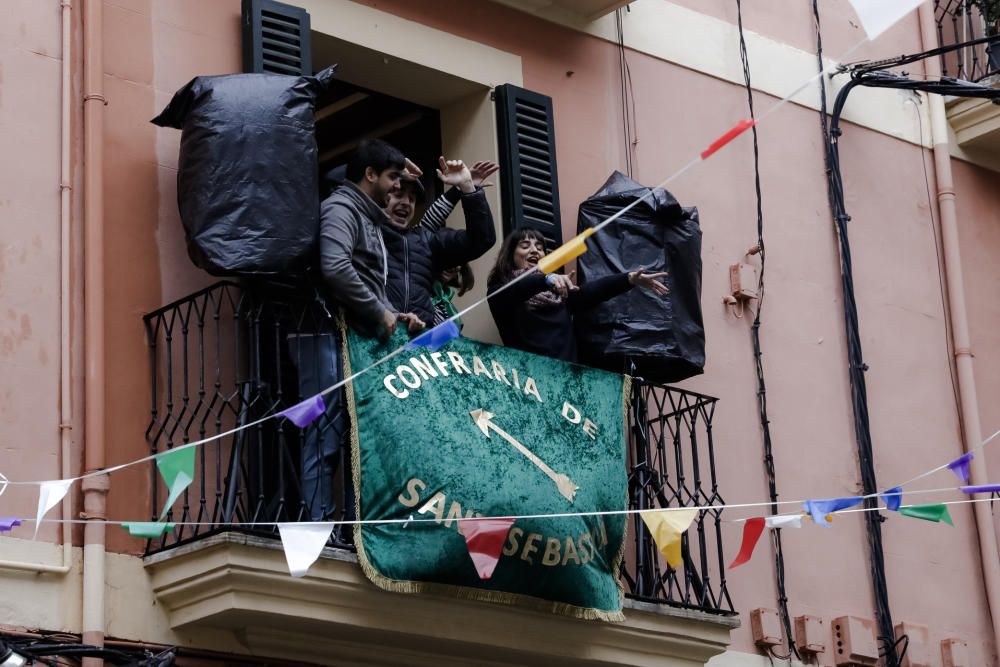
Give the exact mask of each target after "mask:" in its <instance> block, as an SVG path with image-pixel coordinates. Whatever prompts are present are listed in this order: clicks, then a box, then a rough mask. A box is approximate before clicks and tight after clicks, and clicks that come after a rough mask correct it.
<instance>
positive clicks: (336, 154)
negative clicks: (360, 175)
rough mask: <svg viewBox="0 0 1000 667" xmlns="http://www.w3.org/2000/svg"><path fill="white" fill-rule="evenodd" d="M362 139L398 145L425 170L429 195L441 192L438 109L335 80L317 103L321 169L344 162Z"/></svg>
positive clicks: (324, 171)
mask: <svg viewBox="0 0 1000 667" xmlns="http://www.w3.org/2000/svg"><path fill="white" fill-rule="evenodd" d="M362 139H382V140H383V141H387V142H389V143H390V144H392V145H393V146H395V147H396V148H398V149H399V150H401V151H402V152H403V154H404V155H406V157H408V158H410V159H411V160H413V161H414V162H415V163H416V164H417V166H419V167H420V168H421V169H422V170H423V172H424V177H423V183H424V187H426V188H427V201H428V202H430V201H433V198H434V197H436V196H437V195H438V194H440V192H441V188H440V182H439V181H438V180H437V177H436V176H435V172H434V169H435V168H436V165H437V160H438V157H439V156H440V155H441V114H440V112H438V110H437V109H433V108H431V107H425V106H422V105H419V104H415V103H413V102H408V101H406V100H403V99H400V98H398V97H392V96H391V95H386V94H384V93H377V92H375V91H373V90H369V89H367V88H362V87H361V86H357V85H354V84H351V83H347V82H346V81H335V82H334V84H333V86H332V87H331V89H330V90H329V91H328V92H327V93H326V94H325V95H324V96H323V97H321V98H320V99H319V100H318V101H317V104H316V143H317V146H318V148H319V169H320V173H321V174H323V173H326V172H327V171H329V170H330V169H333V168H334V167H336V166H338V165H342V164H346V163H347V161H348V160H349V159H350V157H351V152H352V151H353V150H354V148H355V147H356V146H357V145H358V142H359V141H361V140H362Z"/></svg>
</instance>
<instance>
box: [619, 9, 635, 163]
mask: <svg viewBox="0 0 1000 667" xmlns="http://www.w3.org/2000/svg"><path fill="white" fill-rule="evenodd" d="M623 11H629V10H628V8H627V7H626V8H625V9H617V10H615V29H616V33H617V38H618V75H619V81H620V83H621V96H622V135H623V137H624V140H625V173H626V174H628V176H629V178H631V177H632V167H633V164H632V148H633V145H634V143H635V142H634V140H633V136H634V128H635V92H634V90H633V89H632V70H631V69H630V68H629V65H628V57H627V56H626V54H625V29H624V21H623V19H622V12H623Z"/></svg>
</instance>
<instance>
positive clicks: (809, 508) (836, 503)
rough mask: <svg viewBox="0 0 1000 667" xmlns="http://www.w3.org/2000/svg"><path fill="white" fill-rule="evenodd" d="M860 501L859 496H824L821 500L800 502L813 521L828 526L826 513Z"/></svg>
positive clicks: (851, 505) (831, 512)
mask: <svg viewBox="0 0 1000 667" xmlns="http://www.w3.org/2000/svg"><path fill="white" fill-rule="evenodd" d="M860 503H861V498H859V497H857V496H855V497H852V498H825V499H823V500H807V501H805V502H804V503H802V507H803V509H804V510H805V511H806V513H807V514H809V515H810V516H811V517H812V520H813V523H815V524H817V525H820V526H829V525H830V524H829V523H828V522H827V515H828V514H833V513H834V512H837V511H839V510H843V509H847V508H848V507H854V506H855V505H859V504H860Z"/></svg>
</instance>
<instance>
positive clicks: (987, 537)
mask: <svg viewBox="0 0 1000 667" xmlns="http://www.w3.org/2000/svg"><path fill="white" fill-rule="evenodd" d="M920 37H921V41H922V43H923V48H924V50H929V49H935V48H937V47H938V46H939V45H938V39H937V32H936V27H935V22H934V8H933V6H932V5H931V4H930V3H927V2H925V3H923V4H922V5H921V6H920ZM924 63H925V67H926V68H927V76H928V77H929V78H932V79H933V78H937V77H940V76H941V61H940V60H938V58H936V57H935V58H927V59H926V60H924ZM927 99H928V103H929V105H930V117H931V137H932V141H933V144H934V173H935V180H936V181H937V202H938V214H939V220H940V222H941V248H942V254H943V255H944V271H945V278H946V281H947V283H948V302H949V305H948V306H946V307H947V313H946V315H947V317H948V319H949V321H950V322H951V331H952V345H953V347H954V355H955V370H956V374H957V375H958V395H959V403H960V410H961V413H962V422H963V424H964V426H965V429H964V436H965V441H964V445H965V451H967V452H971V451H973V450H974V449H975V448H976V447H977V446H978V445H979V443H981V442H982V440H983V434H982V428H981V426H980V423H979V403H978V400H977V398H976V378H975V375H974V373H973V365H972V343H971V340H970V337H969V320H968V315H967V311H966V307H965V284H964V282H963V278H962V256H961V252H960V248H959V239H958V214H957V213H956V210H955V184H954V180H953V178H952V173H951V153H950V151H949V150H948V118H947V115H946V113H945V108H944V99H943V98H942V96H941V95H928V96H927ZM969 475H970V479H971V483H972V484H987V483H988V482H989V478H988V473H987V471H986V463H985V461H984V460H983V456H982V455H978V456H976V457H975V458H974V459H972V462H971V464H970V466H969ZM977 496H978V497H983V496H984V494H977ZM972 509H973V512H974V513H975V517H976V529H977V534H978V537H979V555H980V560H981V561H982V566H983V580H984V583H985V584H986V600H987V603H988V604H989V608H990V615H991V616H992V619H993V642H994V649H995V650H997V651H1000V554H998V552H997V538H996V530H995V528H994V526H993V517H992V516H991V514H990V507H989V505H988V504H986V503H972Z"/></svg>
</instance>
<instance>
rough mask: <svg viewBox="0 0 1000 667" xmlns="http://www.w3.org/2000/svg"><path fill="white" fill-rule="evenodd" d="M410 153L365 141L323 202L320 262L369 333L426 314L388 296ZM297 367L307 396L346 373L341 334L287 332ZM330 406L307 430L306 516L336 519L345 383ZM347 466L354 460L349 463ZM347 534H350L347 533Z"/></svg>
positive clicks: (302, 467) (348, 491) (303, 460)
mask: <svg viewBox="0 0 1000 667" xmlns="http://www.w3.org/2000/svg"><path fill="white" fill-rule="evenodd" d="M406 163H407V160H406V158H404V157H403V154H402V153H400V152H399V151H398V150H397V149H395V148H393V147H392V146H390V145H389V144H387V143H385V142H384V141H378V140H366V141H362V142H361V143H360V144H359V145H358V148H357V151H356V153H355V155H354V157H353V158H352V160H351V162H350V163H349V164H348V165H347V174H346V176H347V180H346V182H344V183H341V184H340V185H339V186H338V187H337V188H336V189H335V190H334V191H333V193H332V194H331V195H330V196H329V197H327V198H326V199H325V200H324V201H323V203H322V205H321V206H320V242H319V249H320V267H321V269H322V272H323V279H324V282H325V283H326V286H327V288H328V291H329V293H330V296H331V297H332V298H334V299H335V300H336V301H337V302H338V303H339V304H340V305H341V306H342V307H343V308H344V310H345V313H346V315H347V319H348V321H349V322H350V323H351V325H352V326H353V327H355V328H356V329H357V330H358V331H360V332H361V333H362V334H364V335H368V336H371V335H379V336H383V337H386V336H389V335H390V334H391V333H392V331H393V329H395V327H396V323H397V321H403V322H406V323H407V327H408V328H409V329H410V330H411V331H414V330H415V329H417V328H423V322H421V321H420V320H419V318H417V317H416V316H414V315H411V314H409V313H402V314H397V313H396V310H395V308H393V307H392V304H391V303H390V302H389V299H388V298H387V297H386V277H387V271H388V269H387V266H388V264H387V258H386V251H385V244H384V243H383V241H382V225H383V224H386V223H387V218H386V214H385V212H384V210H383V208H384V207H385V205H386V203H387V199H388V195H389V191H390V190H392V189H393V188H394V187H398V186H399V179H400V176H401V175H402V173H403V170H404V169H405V166H406ZM288 346H289V356H290V357H291V359H292V360H293V363H294V364H295V367H296V369H297V374H298V384H299V394H300V397H299V398H300V400H301V399H305V398H307V397H309V396H313V395H316V394H318V393H320V392H322V391H324V390H326V389H327V388H329V387H331V386H333V385H334V384H336V383H337V382H338V381H339V380H340V379H341V378H343V359H342V358H341V347H340V343H339V341H338V340H337V336H335V335H334V334H330V333H320V334H308V333H306V334H300V335H296V336H290V337H289V340H288ZM323 402H324V406H325V411H324V412H325V414H324V416H323V417H322V418H321V419H318V420H317V421H315V422H313V423H312V424H310V425H309V426H308V427H307V428H305V429H303V430H302V433H301V435H300V443H301V445H300V447H301V451H300V458H299V476H300V477H299V483H300V486H299V488H300V490H301V493H302V504H303V510H304V517H306V518H308V519H310V520H312V521H330V520H332V519H334V518H336V516H337V514H336V513H337V509H338V507H337V504H338V503H337V499H336V498H335V497H334V473H335V472H336V471H337V468H338V467H339V465H340V458H341V454H340V452H341V451H342V447H343V444H344V440H345V435H346V433H347V429H348V423H349V422H348V419H347V414H346V408H345V401H344V393H343V390H342V389H339V390H337V391H333V392H329V393H327V394H326V395H325V396H323ZM348 470H350V468H349V467H348ZM344 483H345V488H344V491H345V498H344V507H343V512H344V514H343V518H344V519H347V520H350V519H351V518H353V516H354V500H353V487H352V485H351V475H350V474H349V473H348V474H347V475H345V476H344ZM341 539H349V537H348V536H347V535H344V536H342V538H341Z"/></svg>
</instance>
